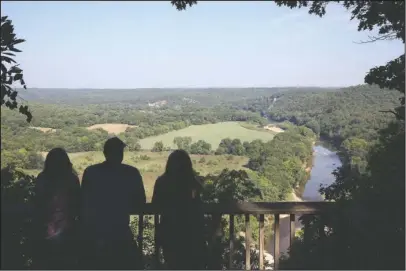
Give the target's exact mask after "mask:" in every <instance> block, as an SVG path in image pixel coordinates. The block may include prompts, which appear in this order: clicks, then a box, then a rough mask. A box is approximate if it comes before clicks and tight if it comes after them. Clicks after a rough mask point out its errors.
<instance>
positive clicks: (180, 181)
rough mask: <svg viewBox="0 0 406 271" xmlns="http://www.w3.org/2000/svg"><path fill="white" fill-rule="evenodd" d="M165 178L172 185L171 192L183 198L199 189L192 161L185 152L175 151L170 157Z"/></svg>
mask: <svg viewBox="0 0 406 271" xmlns="http://www.w3.org/2000/svg"><path fill="white" fill-rule="evenodd" d="M164 177H165V179H166V180H165V181H167V182H169V183H170V187H171V188H172V189H170V190H171V192H172V193H173V194H176V195H178V196H181V197H182V196H187V195H191V191H192V190H193V189H195V188H198V182H197V180H196V178H195V173H194V171H193V164H192V160H191V159H190V156H189V154H188V153H187V152H186V151H184V150H175V151H174V152H172V153H171V154H170V155H169V157H168V162H167V163H166V168H165V173H164ZM174 196H175V195H174Z"/></svg>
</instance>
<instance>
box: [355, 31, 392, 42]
mask: <svg viewBox="0 0 406 271" xmlns="http://www.w3.org/2000/svg"><path fill="white" fill-rule="evenodd" d="M368 39H369V40H366V41H359V42H356V41H354V43H356V44H365V43H373V42H376V41H381V40H395V39H397V36H396V33H394V32H392V33H388V34H385V35H381V36H377V37H376V36H368Z"/></svg>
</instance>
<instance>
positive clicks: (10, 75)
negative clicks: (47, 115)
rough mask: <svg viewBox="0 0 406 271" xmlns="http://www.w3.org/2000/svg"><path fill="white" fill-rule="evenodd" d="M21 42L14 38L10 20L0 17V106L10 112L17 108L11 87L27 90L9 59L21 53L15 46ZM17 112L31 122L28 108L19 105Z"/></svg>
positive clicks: (18, 71) (11, 60) (21, 76)
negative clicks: (19, 86) (16, 85)
mask: <svg viewBox="0 0 406 271" xmlns="http://www.w3.org/2000/svg"><path fill="white" fill-rule="evenodd" d="M23 42H25V40H24V39H18V38H16V34H15V33H14V26H13V25H12V22H11V20H8V17H7V16H3V17H1V105H2V106H3V105H4V106H6V107H7V108H9V109H12V110H13V109H16V108H17V107H18V102H17V96H18V92H17V91H16V90H15V89H13V87H12V86H14V85H15V83H19V84H20V85H21V86H22V87H23V88H24V89H27V86H26V85H25V81H24V79H23V70H22V69H20V68H19V67H18V64H17V62H16V61H15V60H14V59H13V58H11V57H14V56H15V54H14V53H20V52H21V50H19V49H17V48H15V46H16V45H17V44H20V43H23ZM12 52H14V53H12ZM6 63H7V64H8V65H7V64H6ZM14 64H15V65H14ZM8 66H9V67H8ZM19 112H20V113H21V114H23V115H25V116H26V117H27V122H30V121H31V119H32V115H31V112H30V111H29V109H28V106H26V105H25V106H23V105H21V106H20V108H19Z"/></svg>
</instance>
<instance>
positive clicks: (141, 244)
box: [137, 214, 144, 255]
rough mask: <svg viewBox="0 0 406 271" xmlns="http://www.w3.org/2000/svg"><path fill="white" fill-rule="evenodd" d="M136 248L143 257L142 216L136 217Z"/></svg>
mask: <svg viewBox="0 0 406 271" xmlns="http://www.w3.org/2000/svg"><path fill="white" fill-rule="evenodd" d="M137 241H138V248H139V250H140V252H141V255H144V247H143V245H144V215H143V214H140V215H139V216H138V238H137Z"/></svg>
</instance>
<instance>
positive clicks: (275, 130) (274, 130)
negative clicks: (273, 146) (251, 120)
mask: <svg viewBox="0 0 406 271" xmlns="http://www.w3.org/2000/svg"><path fill="white" fill-rule="evenodd" d="M264 129H266V130H269V131H272V132H275V133H282V132H283V129H281V128H279V127H277V126H275V125H272V124H269V125H266V126H264Z"/></svg>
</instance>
